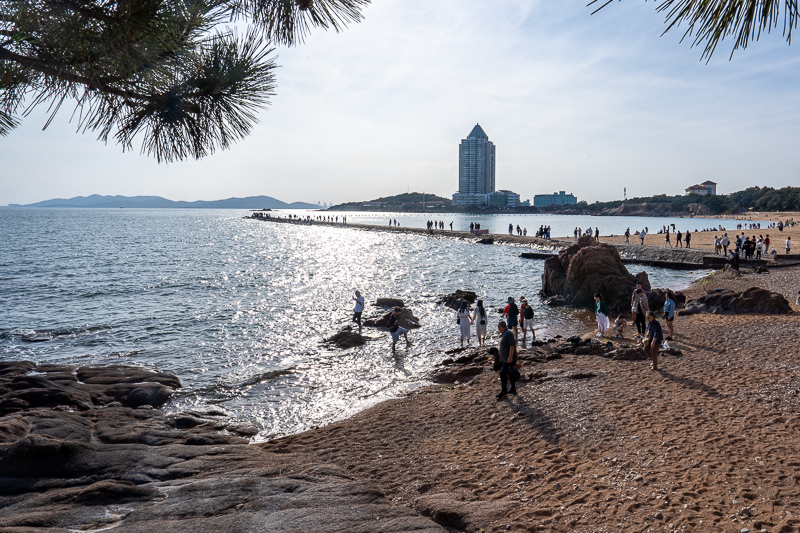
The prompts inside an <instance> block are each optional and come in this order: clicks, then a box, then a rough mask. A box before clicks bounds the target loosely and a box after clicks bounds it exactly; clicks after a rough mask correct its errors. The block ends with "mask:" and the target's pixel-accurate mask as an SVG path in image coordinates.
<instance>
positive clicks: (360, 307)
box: [353, 291, 364, 333]
mask: <svg viewBox="0 0 800 533" xmlns="http://www.w3.org/2000/svg"><path fill="white" fill-rule="evenodd" d="M353 300H355V301H356V307H355V309H353V322H355V323H356V324H358V332H359V333H361V313H362V312H364V297H363V296H361V293H360V292H358V291H356V295H355V296H353Z"/></svg>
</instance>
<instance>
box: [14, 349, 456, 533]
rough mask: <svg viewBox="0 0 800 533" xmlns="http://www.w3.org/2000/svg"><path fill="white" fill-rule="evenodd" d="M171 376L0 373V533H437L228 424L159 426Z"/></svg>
mask: <svg viewBox="0 0 800 533" xmlns="http://www.w3.org/2000/svg"><path fill="white" fill-rule="evenodd" d="M178 387H180V382H179V381H178V379H177V378H176V377H175V376H171V375H169V374H164V373H160V372H155V371H151V370H148V369H145V368H141V367H133V366H92V367H80V368H76V367H72V366H66V365H39V366H36V365H35V364H34V363H31V362H26V361H23V362H3V363H0V530H2V531H14V532H18V533H33V532H42V531H69V530H72V531H75V530H77V531H99V530H105V529H111V528H114V530H115V531H126V532H129V531H130V532H148V533H149V532H152V531H160V532H172V531H174V532H192V531H198V532H201V531H202V532H207V531H225V532H239V531H241V532H244V531H267V532H269V531H342V532H344V531H348V532H350V531H354V532H358V531H363V532H371V531H386V532H398V533H400V532H406V531H413V532H441V531H444V530H443V529H442V528H441V527H440V526H438V525H437V524H435V523H434V522H432V521H431V520H430V519H428V518H424V517H421V516H418V515H416V514H414V512H413V511H411V510H409V509H408V508H406V507H402V506H397V505H392V504H391V503H389V502H388V501H387V500H386V499H385V498H384V496H383V494H382V493H381V492H380V490H378V489H377V487H376V486H375V485H373V484H371V483H368V482H363V481H358V480H355V479H354V478H352V477H351V476H350V475H349V474H347V473H346V472H345V471H343V470H342V469H340V468H339V467H336V466H334V465H326V464H308V463H303V462H302V461H297V460H294V458H293V456H292V455H291V454H276V453H270V452H266V451H264V450H263V449H262V448H261V447H258V446H251V445H249V444H248V442H249V440H248V437H251V436H253V435H254V434H255V433H256V431H257V430H256V428H255V427H253V426H250V425H246V424H237V423H234V422H231V421H230V420H229V419H228V418H227V417H226V416H225V413H224V412H222V411H216V410H211V411H186V412H183V413H178V414H166V413H165V412H164V411H162V410H160V409H158V407H160V406H162V405H163V404H164V403H165V402H166V401H167V399H168V398H169V396H170V395H171V394H172V392H173V391H174V390H175V389H176V388H178Z"/></svg>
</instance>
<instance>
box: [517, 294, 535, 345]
mask: <svg viewBox="0 0 800 533" xmlns="http://www.w3.org/2000/svg"><path fill="white" fill-rule="evenodd" d="M519 301H520V312H521V315H522V316H521V317H520V326H521V327H522V346H525V339H526V338H527V336H528V335H527V332H528V331H530V332H531V342H533V341H535V340H536V332H535V331H534V330H533V307H531V304H529V303H528V300H526V299H525V298H520V299H519Z"/></svg>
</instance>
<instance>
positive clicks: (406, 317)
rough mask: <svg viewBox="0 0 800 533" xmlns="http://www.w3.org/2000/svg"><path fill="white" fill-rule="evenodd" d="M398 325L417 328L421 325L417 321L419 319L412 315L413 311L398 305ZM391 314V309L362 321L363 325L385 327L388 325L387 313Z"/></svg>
mask: <svg viewBox="0 0 800 533" xmlns="http://www.w3.org/2000/svg"><path fill="white" fill-rule="evenodd" d="M399 309H400V317H399V320H400V326H401V327H404V328H406V329H417V328H421V327H422V325H421V324H420V323H419V319H418V318H417V317H415V316H414V313H412V312H411V310H410V309H409V308H408V307H400V308H399ZM391 314H392V310H389V311H388V312H386V313H384V314H383V315H381V316H380V317H377V318H369V319H367V320H365V321H364V325H365V326H368V327H371V328H385V327H387V326H389V315H391Z"/></svg>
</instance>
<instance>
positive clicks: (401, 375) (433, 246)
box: [0, 208, 702, 440]
mask: <svg viewBox="0 0 800 533" xmlns="http://www.w3.org/2000/svg"><path fill="white" fill-rule="evenodd" d="M248 214H249V212H248V211H239V210H184V209H26V208H6V209H0V229H1V230H2V237H0V238H2V245H1V246H0V302H2V305H0V359H2V360H5V361H9V360H31V361H35V362H37V363H67V364H75V365H86V364H98V363H102V364H105V363H113V364H138V365H145V366H148V367H152V368H158V369H159V370H161V371H164V372H169V373H173V374H176V375H177V376H178V377H179V378H180V380H181V382H182V384H183V387H182V388H181V389H180V390H179V391H178V393H177V394H176V395H175V397H174V399H173V401H172V402H171V403H170V404H169V405H168V409H173V410H174V409H181V408H185V407H188V406H199V407H202V406H211V405H215V406H219V407H222V408H224V409H225V410H227V411H228V412H229V413H230V414H231V416H234V417H238V418H241V419H242V420H246V421H249V422H252V423H253V424H255V425H256V426H257V427H258V428H259V429H260V433H259V436H258V437H257V439H260V440H263V439H269V438H273V437H276V436H280V435H285V434H291V433H296V432H300V431H303V430H306V429H309V428H313V427H316V426H320V425H324V424H327V423H330V422H332V421H335V420H338V419H342V418H345V417H347V416H350V415H352V414H354V413H356V412H358V411H360V410H363V409H364V408H366V407H368V406H370V405H373V404H375V403H377V402H379V401H382V400H384V399H387V398H391V397H396V396H398V395H400V394H403V393H404V392H406V391H408V390H410V389H413V388H415V387H418V386H420V385H423V384H425V383H427V381H426V378H427V376H428V375H429V373H430V371H431V370H432V369H433V368H434V366H435V365H436V364H438V363H439V362H441V361H442V360H443V359H445V358H446V357H447V355H446V354H445V353H444V352H445V351H447V350H449V349H452V348H455V347H457V346H458V345H459V333H458V325H457V324H456V321H455V311H453V310H451V309H448V308H446V307H443V306H441V305H439V304H437V303H436V301H437V299H438V298H439V297H440V296H441V295H443V294H447V293H451V292H454V291H455V290H457V289H465V290H472V291H475V292H476V293H477V294H478V296H479V297H480V298H483V299H484V300H485V302H486V307H487V309H488V310H489V311H490V316H492V315H491V313H494V316H499V315H497V314H496V310H497V309H498V308H500V307H502V306H503V305H504V303H505V301H506V299H507V298H508V296H513V297H515V298H516V299H518V298H519V297H520V296H526V297H527V298H528V300H529V301H530V302H531V303H532V305H533V307H534V310H535V312H536V325H537V336H538V337H539V338H542V337H551V336H554V335H556V334H561V335H568V334H572V333H583V332H586V331H589V330H591V329H593V325H592V324H593V322H592V316H591V315H590V313H589V312H588V311H587V310H575V309H567V308H549V307H546V306H544V305H543V304H542V302H541V300H540V299H539V298H537V297H536V294H537V293H538V291H539V289H540V287H541V274H542V264H543V262H542V261H540V260H530V259H522V258H520V257H519V253H520V249H519V248H517V247H511V246H481V245H476V244H473V243H471V242H466V241H462V240H455V239H448V238H436V237H434V238H431V237H425V236H421V235H406V234H393V233H383V232H377V231H364V230H357V229H352V228H347V227H330V226H315V225H308V226H307V225H290V224H275V223H269V222H262V221H258V220H249V219H245V218H243V217H244V216H246V215H248ZM357 215H358V214H356V216H357ZM340 216H341V215H340ZM356 216H354V214H352V213H350V214H348V217H349V219H350V220H351V221H354V220H355V218H356ZM458 216H460V215H453V216H452V217H450V218H456V217H458ZM393 218H395V217H393ZM396 218H398V221H399V222H401V224H405V225H411V222H410V221H411V218H412V217H409V218H404V219H402V221H401V218H400V216H397V217H396ZM413 218H414V219H415V220H419V221H423V223H424V220H425V218H420V216H417V215H414V216H413ZM437 218H439V219H440V220H445V221H447V222H448V223H449V219H448V218H447V217H446V216H439V217H437ZM564 218H565V219H564V220H562V221H560V222H559V224H561V223H562V222H563V224H565V226H564V227H570V226H571V225H572V224H573V223H574V224H575V225H578V224H577V222H576V220H575V219H572V220H571V221H570V220H567V219H568V218H569V217H564ZM387 219H388V217H387ZM465 220H466V219H465ZM498 220H499V219H498ZM551 220H552V219H551ZM604 220H607V221H608V223H609V224H612V223H613V224H617V225H618V226H620V221H614V220H613V219H612V218H607V219H604ZM542 223H544V220H543V222H542ZM623 223H624V222H623ZM498 224H500V223H499V222H498ZM515 224H516V223H515ZM467 225H468V222H467ZM506 225H507V223H506ZM552 225H553V227H556V224H555V223H552ZM615 227H616V226H615ZM528 230H529V232H530V231H531V228H530V226H529V227H528ZM623 230H624V229H623ZM637 270H638V269H637ZM646 270H647V271H648V273H649V275H650V279H651V281H652V283H653V285H654V286H658V287H670V288H673V289H680V288H683V287H685V286H687V285H688V284H689V283H690V282H691V281H692V280H693V279H695V278H697V277H699V276H700V275H702V272H691V271H690V272H685V271H669V270H662V269H657V268H647V269H646ZM355 289H359V290H360V291H361V293H362V294H363V295H364V296H365V298H366V301H367V308H366V310H365V312H364V318H368V317H371V316H377V315H380V314H382V313H383V311H384V310H382V309H380V308H376V307H375V306H374V305H373V304H374V302H375V300H376V299H377V298H379V297H394V298H401V299H403V300H404V301H405V303H406V306H407V307H409V308H410V309H411V310H412V311H413V313H414V314H415V315H416V316H417V317H419V319H420V321H421V323H422V328H421V329H417V330H412V331H411V332H409V337H410V339H411V340H412V342H413V344H412V345H411V346H408V347H406V346H405V343H404V342H403V341H402V340H401V342H400V343H398V349H397V352H396V353H395V354H393V353H392V352H391V349H390V339H389V335H388V333H387V332H385V331H382V330H378V329H374V328H365V329H364V333H365V335H367V336H368V337H370V339H371V340H370V341H369V342H368V343H367V344H366V345H365V346H363V347H358V348H352V349H348V350H342V349H338V348H336V347H333V346H330V345H328V344H326V343H325V342H324V340H325V339H326V338H328V337H330V336H331V335H332V334H334V333H336V332H337V331H339V330H340V329H341V328H343V327H344V326H346V325H348V324H349V323H350V319H351V317H352V310H353V305H354V302H353V300H352V297H353V291H354V290H355ZM489 323H490V325H491V324H492V323H493V320H491V319H490V322H489ZM489 330H490V332H492V330H493V328H492V327H490V328H489ZM493 333H494V335H496V332H493ZM472 342H473V343H474V342H475V339H474V338H473V341H472ZM490 342H496V339H495V338H491V339H490Z"/></svg>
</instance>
